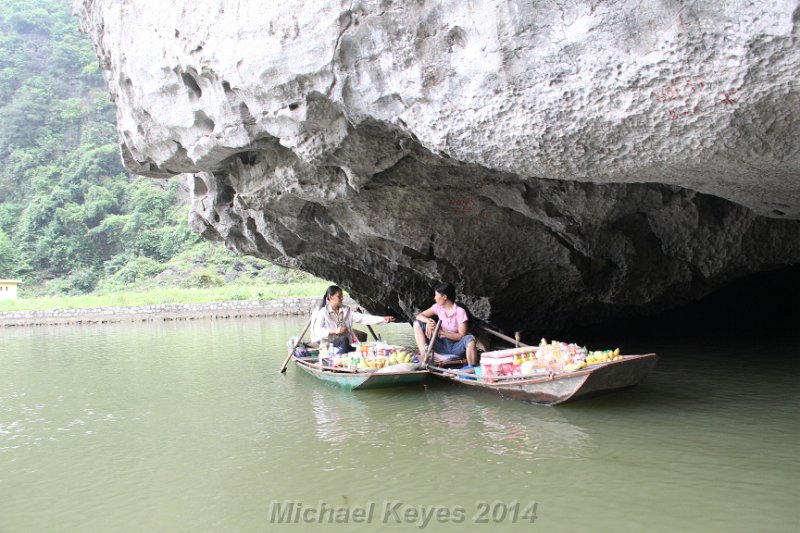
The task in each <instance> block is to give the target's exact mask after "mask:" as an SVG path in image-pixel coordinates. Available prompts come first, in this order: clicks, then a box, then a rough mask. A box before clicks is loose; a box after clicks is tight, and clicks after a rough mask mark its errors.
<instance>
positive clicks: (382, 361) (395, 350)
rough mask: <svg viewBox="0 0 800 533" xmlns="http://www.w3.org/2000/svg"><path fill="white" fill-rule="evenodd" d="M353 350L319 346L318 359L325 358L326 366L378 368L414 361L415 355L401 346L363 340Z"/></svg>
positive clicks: (355, 368) (361, 368) (365, 369)
mask: <svg viewBox="0 0 800 533" xmlns="http://www.w3.org/2000/svg"><path fill="white" fill-rule="evenodd" d="M354 348H355V350H354V351H352V352H347V353H338V352H337V351H336V349H335V348H332V347H330V348H329V347H321V348H320V353H319V357H320V360H327V361H328V366H331V367H333V368H342V369H347V370H363V371H370V370H379V369H381V368H385V367H387V366H392V365H397V364H401V363H416V362H417V360H416V357H415V355H414V354H413V353H411V352H409V351H407V350H406V348H404V347H403V346H394V345H391V344H387V343H385V342H365V343H359V344H356V345H355V346H354Z"/></svg>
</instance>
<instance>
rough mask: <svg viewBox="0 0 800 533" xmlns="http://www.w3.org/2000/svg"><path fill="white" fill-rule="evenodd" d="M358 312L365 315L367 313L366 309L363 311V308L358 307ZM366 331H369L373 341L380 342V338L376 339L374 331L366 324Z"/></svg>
mask: <svg viewBox="0 0 800 533" xmlns="http://www.w3.org/2000/svg"><path fill="white" fill-rule="evenodd" d="M358 312H359V313H362V314H363V313H366V312H367V310H366V309H364V308H363V307H359V308H358ZM367 329H368V330H369V332H370V334H372V338H373V339H375V340H376V341H379V340H381V338H380V337H378V336H377V335H376V334H375V330H374V329H372V326H370V325H369V324H367Z"/></svg>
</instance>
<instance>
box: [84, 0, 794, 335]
mask: <svg viewBox="0 0 800 533" xmlns="http://www.w3.org/2000/svg"><path fill="white" fill-rule="evenodd" d="M227 4H228V3H226V2H222V1H218V2H193V3H188V2H175V3H173V4H171V5H169V6H164V11H163V12H159V13H158V15H156V14H154V13H151V12H150V11H147V10H146V9H145V8H144V7H142V6H141V5H137V3H135V2H125V1H123V2H111V1H97V0H94V1H91V2H89V1H85V2H81V1H77V2H76V3H75V11H76V12H77V13H78V15H79V17H80V20H81V27H82V29H83V30H84V31H86V32H87V33H88V34H89V35H90V37H91V38H92V40H93V42H94V44H95V47H96V50H97V52H98V56H99V57H100V58H101V66H103V68H104V71H105V73H106V77H107V81H108V86H109V90H110V92H111V93H112V95H113V97H114V99H115V102H116V104H117V109H118V126H119V129H120V139H121V145H122V153H123V159H124V161H125V163H126V165H127V166H128V168H130V169H131V170H133V171H134V172H137V173H141V174H144V175H153V176H163V175H175V174H180V173H190V174H192V176H191V177H190V179H189V182H190V185H191V190H192V191H193V198H192V213H191V215H190V223H191V225H192V226H193V227H194V228H195V229H196V230H198V231H200V232H201V233H202V234H203V235H204V236H205V237H207V238H214V239H220V240H223V241H225V243H226V245H227V246H229V247H231V248H233V249H236V250H238V251H240V252H242V253H247V254H252V255H257V256H260V257H265V258H269V259H272V260H274V261H276V262H278V263H280V264H283V265H286V266H291V267H296V268H302V269H304V270H307V271H309V272H312V273H314V274H317V275H319V276H322V277H324V278H327V279H331V280H334V281H336V282H339V283H340V284H342V285H343V286H345V287H347V288H348V289H349V290H350V291H351V293H352V294H353V295H354V296H355V297H356V298H358V299H360V300H362V301H363V303H365V304H367V305H369V306H370V307H372V308H373V309H378V308H381V309H384V310H386V309H390V310H394V311H401V312H404V313H405V314H407V315H410V314H413V313H414V312H415V310H416V309H418V308H420V307H421V306H424V305H426V304H427V303H428V302H429V298H430V295H429V293H430V287H431V286H432V285H433V284H434V283H435V282H436V281H437V280H440V279H446V280H450V281H453V282H454V284H455V285H456V286H457V287H458V290H459V293H460V296H461V297H462V299H463V300H464V301H465V302H466V303H468V304H469V306H470V307H471V309H472V311H473V312H474V313H475V314H476V315H478V316H480V317H482V318H485V319H488V320H491V321H493V322H495V323H497V324H498V325H502V326H508V327H519V326H521V325H527V324H531V323H536V324H551V325H562V326H563V325H564V324H567V323H587V322H592V321H598V320H603V319H606V318H611V317H615V316H624V315H625V314H630V313H642V312H653V311H656V310H659V309H663V308H666V307H669V306H672V305H675V304H677V303H683V302H685V301H687V300H690V299H693V298H697V297H699V296H702V295H704V294H706V293H707V292H709V291H711V290H713V289H714V288H715V287H717V286H719V285H721V284H723V283H725V282H727V281H728V280H730V279H732V278H735V277H737V276H741V275H743V274H745V273H748V272H754V271H758V270H762V269H768V268H775V267H780V266H785V265H792V264H796V263H797V262H798V258H800V242H799V241H800V225H798V224H799V223H798V222H797V221H796V219H797V218H798V215H800V180H798V179H797V176H798V172H800V141H798V139H800V136H799V135H798V133H800V118H798V115H797V113H796V111H797V110H798V109H800V105H798V104H800V86H799V85H798V82H797V74H798V70H800V69H799V68H798V66H800V51H799V50H798V47H797V38H798V13H800V10H798V4H797V3H796V2H782V3H776V4H771V5H769V6H756V5H745V4H742V5H737V6H729V7H727V8H719V7H718V6H717V5H716V4H712V3H711V2H694V3H692V4H691V5H688V4H687V5H683V4H675V5H674V6H673V5H671V4H655V3H654V4H652V5H651V7H647V6H644V7H641V6H640V3H638V2H637V3H635V4H636V5H637V6H640V8H639V9H633V7H634V6H633V3H630V5H628V4H625V3H622V4H619V3H611V2H607V3H606V2H601V3H585V4H583V3H571V4H570V5H569V6H560V5H559V4H557V3H554V4H552V5H539V6H534V5H532V4H530V3H527V2H505V3H499V4H498V3H495V2H471V3H469V4H465V3H462V2H430V3H421V4H420V3H407V2H390V1H382V2H348V3H339V2H323V1H318V2H303V3H299V2H283V3H276V4H274V5H270V7H269V8H268V12H267V13H264V10H265V8H264V7H263V3H261V2H254V1H250V2H247V1H245V2H240V3H239V4H238V7H237V8H235V9H234V8H232V7H231V6H229V5H227ZM301 4H302V6H301ZM301 7H302V9H301Z"/></svg>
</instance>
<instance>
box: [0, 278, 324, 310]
mask: <svg viewBox="0 0 800 533" xmlns="http://www.w3.org/2000/svg"><path fill="white" fill-rule="evenodd" d="M328 285H330V283H329V282H327V281H309V282H296V283H281V284H272V285H263V286H258V285H223V286H220V287H208V288H179V287H162V288H154V289H148V290H139V291H115V292H108V293H97V294H95V293H92V294H82V295H77V296H42V297H36V298H25V295H24V292H23V293H22V294H21V295H20V299H18V300H10V301H0V311H30V310H35V309H84V308H89V307H132V306H137V305H156V304H180V303H206V302H227V301H234V300H277V299H281V298H299V297H306V296H319V297H322V294H323V293H324V292H325V289H326V288H327V287H328Z"/></svg>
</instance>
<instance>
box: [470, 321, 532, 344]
mask: <svg viewBox="0 0 800 533" xmlns="http://www.w3.org/2000/svg"><path fill="white" fill-rule="evenodd" d="M480 326H481V328H483V330H484V331H485V332H487V333H491V334H492V335H494V336H495V337H498V338H500V339H503V340H504V341H506V342H510V343H511V344H514V345H517V346H530V345H529V344H525V343H524V342H520V340H519V338H516V339H512V338H511V337H509V336H508V335H503V334H502V333H500V332H499V331H495V330H493V329H491V328H488V327H486V326H484V325H483V324H481V325H480ZM517 343H519V344H517Z"/></svg>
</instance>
